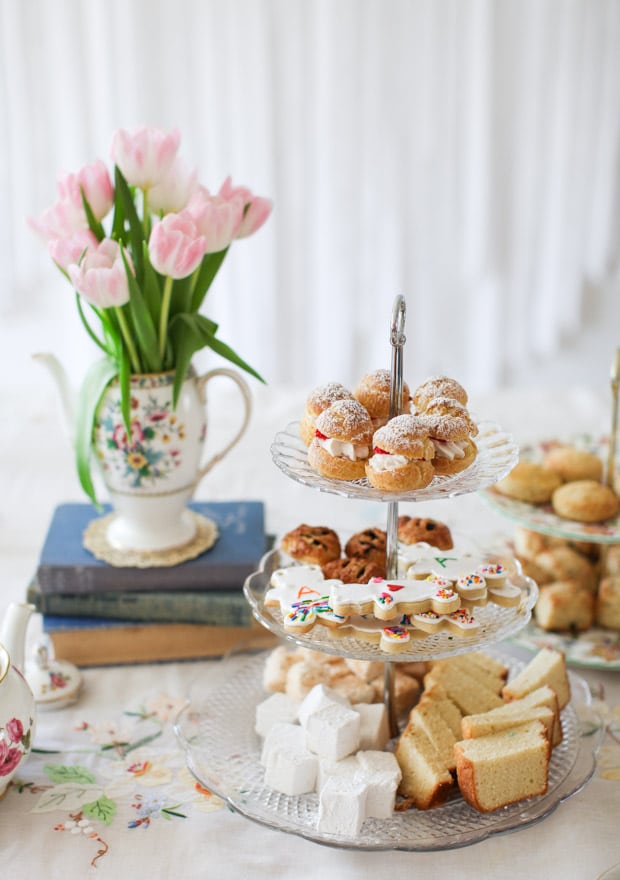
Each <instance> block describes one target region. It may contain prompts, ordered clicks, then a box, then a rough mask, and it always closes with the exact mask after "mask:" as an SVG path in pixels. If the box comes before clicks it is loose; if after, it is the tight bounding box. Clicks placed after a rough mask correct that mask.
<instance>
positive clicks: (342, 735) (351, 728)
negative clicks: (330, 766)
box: [306, 703, 360, 761]
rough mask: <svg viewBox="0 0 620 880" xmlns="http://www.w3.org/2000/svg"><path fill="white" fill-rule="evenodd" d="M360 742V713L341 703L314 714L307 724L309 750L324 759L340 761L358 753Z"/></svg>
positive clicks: (325, 707) (332, 704)
mask: <svg viewBox="0 0 620 880" xmlns="http://www.w3.org/2000/svg"><path fill="white" fill-rule="evenodd" d="M359 740H360V716H359V712H355V711H354V710H353V709H350V708H348V707H347V706H342V705H340V704H339V703H331V704H330V705H328V706H324V707H323V708H322V709H319V711H318V712H313V713H312V715H310V716H309V717H308V720H307V722H306V746H307V748H308V749H310V751H311V752H314V753H315V754H317V755H319V756H320V757H321V758H329V759H331V760H332V761H340V760H341V759H342V758H346V757H347V755H350V754H352V753H353V752H355V751H357V749H358V746H359Z"/></svg>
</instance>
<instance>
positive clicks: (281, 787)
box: [265, 749, 318, 795]
mask: <svg viewBox="0 0 620 880" xmlns="http://www.w3.org/2000/svg"><path fill="white" fill-rule="evenodd" d="M317 764H318V762H317V758H316V755H312V754H310V752H308V751H307V750H305V749H304V751H303V752H302V751H300V752H289V751H273V752H271V754H270V755H269V760H268V761H267V766H266V767H265V785H268V786H269V788H273V789H275V790H276V791H280V792H282V794H289V795H298V794H307V793H308V792H311V791H314V787H315V785H316V773H317Z"/></svg>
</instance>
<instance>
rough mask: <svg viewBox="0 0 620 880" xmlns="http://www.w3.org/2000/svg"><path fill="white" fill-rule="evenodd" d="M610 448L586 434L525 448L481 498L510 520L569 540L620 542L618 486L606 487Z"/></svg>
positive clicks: (546, 441) (605, 442)
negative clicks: (606, 463) (607, 460)
mask: <svg viewBox="0 0 620 880" xmlns="http://www.w3.org/2000/svg"><path fill="white" fill-rule="evenodd" d="M607 450H608V443H607V441H606V440H605V439H604V438H603V439H595V438H594V437H592V436H591V435H588V434H582V435H579V436H575V437H572V438H569V439H567V440H559V439H547V440H541V441H540V442H537V443H530V444H527V445H525V446H522V447H521V449H520V452H519V461H518V463H517V464H516V465H515V466H514V467H513V468H512V470H511V471H510V472H509V473H507V474H506V475H505V476H504V477H502V478H501V479H500V480H498V481H497V483H495V484H494V485H493V486H491V487H486V488H485V489H484V491H483V492H482V493H481V495H482V497H483V498H484V499H485V500H486V501H487V502H488V503H489V504H490V505H491V506H492V507H494V508H495V509H496V510H498V511H499V512H500V513H502V514H504V515H505V516H507V517H508V518H510V519H512V520H514V521H516V522H518V523H520V524H521V525H523V526H526V527H528V528H530V529H532V530H535V531H538V532H543V533H545V534H548V535H555V536H558V537H561V538H565V539H572V540H584V541H595V542H600V543H605V544H614V543H620V497H619V495H618V488H619V485H620V483H619V481H618V480H616V481H615V482H613V481H612V482H613V485H611V486H610V485H608V484H607V482H604V481H603V479H604V470H605V467H604V462H605V461H606V459H607Z"/></svg>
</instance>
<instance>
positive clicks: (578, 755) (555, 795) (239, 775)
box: [176, 653, 602, 851]
mask: <svg viewBox="0 0 620 880" xmlns="http://www.w3.org/2000/svg"><path fill="white" fill-rule="evenodd" d="M266 656H267V654H265V653H263V654H260V655H254V656H245V657H242V658H235V659H236V660H237V662H236V663H235V664H233V671H232V672H230V674H229V676H228V677H227V678H226V679H225V680H224V683H220V684H219V685H218V686H217V687H215V688H214V689H211V690H210V691H209V692H208V693H205V694H202V695H196V696H195V699H192V700H191V701H190V703H189V704H188V705H187V707H186V708H185V709H184V710H183V711H182V712H181V714H180V716H179V718H178V719H177V723H176V732H177V736H178V738H179V741H180V742H181V744H182V746H183V747H184V748H185V750H186V756H187V762H188V767H189V769H190V770H191V772H192V773H193V774H194V776H195V777H196V779H197V780H198V782H199V783H200V784H201V785H202V786H204V787H205V788H208V789H209V790H210V791H213V792H214V793H215V794H217V795H219V796H220V797H221V798H223V799H224V800H225V801H227V803H228V804H229V806H230V807H231V808H232V809H233V810H236V811H237V812H238V813H241V814H242V815H244V816H246V817H247V818H249V819H252V820H254V821H256V822H259V823H261V824H263V825H267V826H269V827H270V828H274V829H277V830H280V831H286V832H289V833H292V834H296V835H299V836H300V837H303V838H306V839H308V840H312V841H315V842H317V843H321V844H326V845H329V846H336V847H346V848H355V849H365V850H409V851H429V850H442V849H452V848H455V847H461V846H467V845H469V844H472V843H475V842H477V841H480V840H483V839H485V838H487V837H489V836H491V835H493V834H499V833H501V832H506V831H517V830H519V829H521V828H524V827H526V826H527V825H530V824H531V823H533V822H536V821H538V820H540V819H543V818H544V817H545V816H547V815H548V814H549V813H551V812H552V811H553V810H554V809H556V807H558V805H559V804H561V803H562V802H563V801H565V800H566V799H567V798H569V797H571V796H572V795H573V794H575V793H576V792H577V791H579V790H580V789H581V788H583V786H584V785H585V784H586V783H587V781H588V780H589V779H590V777H591V776H592V774H593V773H594V769H595V766H596V751H597V748H598V745H599V742H600V735H597V734H594V733H593V730H594V729H601V728H602V725H600V724H599V723H598V721H597V720H596V721H595V720H594V718H595V716H594V714H593V709H592V707H591V706H590V705H589V692H588V689H587V686H586V684H585V682H584V681H583V680H582V679H579V678H577V677H576V676H575V675H573V674H572V673H571V674H570V678H571V687H572V693H573V699H572V701H571V703H570V704H569V706H567V707H566V709H564V711H563V712H562V728H563V733H564V738H563V741H562V742H561V743H560V745H558V746H557V747H556V748H555V749H554V750H553V755H552V758H551V763H550V767H549V788H548V791H547V794H545V795H541V796H539V797H536V798H530V799H528V800H526V801H521V802H520V803H517V804H513V805H511V806H509V807H505V808H503V809H501V810H497V811H495V812H493V813H478V812H477V811H476V810H474V809H473V808H471V807H470V806H469V805H468V804H467V803H466V802H465V801H464V800H463V799H462V797H461V796H460V795H459V794H458V793H455V795H454V796H453V797H452V799H451V800H449V801H448V802H447V803H446V804H445V805H443V806H441V807H438V808H436V809H433V810H428V811H422V810H416V809H410V810H405V811H403V812H397V811H395V812H394V813H393V814H392V816H391V817H390V818H389V819H367V820H366V821H365V822H364V825H363V826H362V831H361V834H360V836H359V837H356V838H349V837H342V836H336V835H329V834H325V833H321V832H319V831H318V830H317V828H316V825H317V817H318V804H319V802H318V796H317V795H316V794H307V795H300V796H297V797H291V796H288V795H283V794H280V793H278V792H276V791H274V790H273V789H271V788H269V787H267V786H266V785H265V784H264V781H263V768H262V766H261V764H260V750H261V740H260V738H259V737H258V735H257V734H256V733H255V731H254V721H255V712H256V706H257V704H258V703H259V702H261V701H262V700H264V699H265V698H266V696H267V694H265V692H264V690H263V684H262V677H263V667H264V662H265V658H266ZM501 659H502V660H503V661H504V662H505V663H506V665H507V666H508V667H509V669H510V671H511V673H514V672H516V671H517V670H518V669H520V668H521V667H522V665H523V664H521V663H518V662H517V661H515V660H513V659H512V658H505V657H502V658H501ZM223 662H229V661H223ZM225 669H226V667H225ZM220 681H222V676H220ZM580 718H581V719H582V720H581V721H580ZM586 734H588V735H586Z"/></svg>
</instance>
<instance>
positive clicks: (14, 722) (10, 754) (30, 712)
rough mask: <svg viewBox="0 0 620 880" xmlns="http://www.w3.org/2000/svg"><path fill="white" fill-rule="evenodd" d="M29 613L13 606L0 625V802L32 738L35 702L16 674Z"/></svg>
mask: <svg viewBox="0 0 620 880" xmlns="http://www.w3.org/2000/svg"><path fill="white" fill-rule="evenodd" d="M33 611H34V607H33V606H32V605H28V604H26V603H13V604H11V605H9V606H8V608H7V610H6V612H5V615H4V619H3V620H2V623H1V624H0V798H2V797H3V796H4V795H5V794H6V792H7V789H8V785H9V782H10V781H11V779H12V778H13V776H14V775H15V773H16V771H17V769H18V767H19V766H20V764H21V763H22V761H24V760H25V758H26V757H27V756H28V754H29V753H30V748H31V745H32V737H33V735H34V721H35V700H34V696H33V693H32V691H31V690H30V687H29V685H28V683H27V681H26V679H25V678H24V676H23V675H22V673H21V672H20V668H23V665H24V647H25V642H26V627H27V625H28V620H29V618H30V615H31V614H32V612H33Z"/></svg>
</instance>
